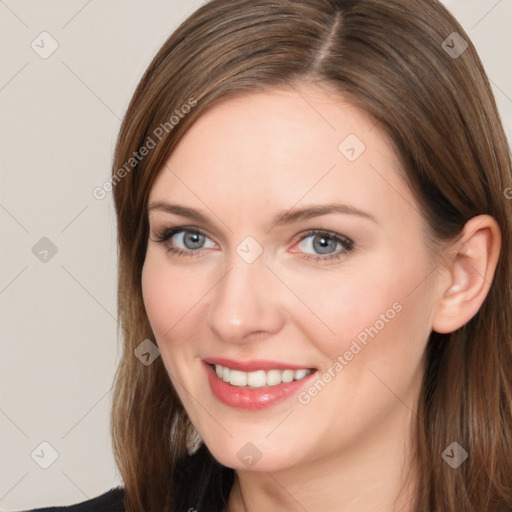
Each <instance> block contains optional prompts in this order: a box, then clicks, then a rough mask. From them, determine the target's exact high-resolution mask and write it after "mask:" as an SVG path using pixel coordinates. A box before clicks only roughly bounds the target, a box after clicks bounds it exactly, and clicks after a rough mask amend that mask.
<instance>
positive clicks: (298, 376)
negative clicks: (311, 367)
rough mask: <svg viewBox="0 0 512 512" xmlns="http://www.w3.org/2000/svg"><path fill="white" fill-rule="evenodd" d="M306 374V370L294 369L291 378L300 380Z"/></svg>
mask: <svg viewBox="0 0 512 512" xmlns="http://www.w3.org/2000/svg"><path fill="white" fill-rule="evenodd" d="M307 374H308V370H295V375H294V376H293V378H294V379H295V380H300V379H302V378H303V377H305V376H306V375H307Z"/></svg>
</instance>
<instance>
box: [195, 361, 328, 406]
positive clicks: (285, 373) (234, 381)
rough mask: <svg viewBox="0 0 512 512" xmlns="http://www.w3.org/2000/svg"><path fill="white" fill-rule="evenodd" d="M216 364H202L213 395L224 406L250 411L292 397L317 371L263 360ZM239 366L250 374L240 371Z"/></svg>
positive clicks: (208, 362) (205, 362) (217, 362)
mask: <svg viewBox="0 0 512 512" xmlns="http://www.w3.org/2000/svg"><path fill="white" fill-rule="evenodd" d="M219 361H220V360H216V361H215V362H213V361H212V360H211V359H210V360H209V361H205V360H203V361H202V362H203V366H204V368H205V371H206V378H207V380H208V383H209V385H210V389H211V391H212V393H213V395H214V396H215V397H216V398H217V399H218V400H219V401H221V402H222V403H223V404H225V405H228V406H230V407H234V408H238V409H245V410H252V411H256V410H261V409H264V408H267V407H270V406H274V405H276V404H278V403H280V402H282V401H284V400H286V399H287V398H290V397H292V396H295V395H296V394H297V393H298V392H299V391H300V389H301V388H303V387H305V386H306V384H307V383H308V382H311V380H312V379H313V378H314V376H315V375H316V373H317V371H318V370H317V369H316V368H300V367H298V366H294V365H291V367H290V368H287V367H286V366H287V365H286V364H284V365H283V364H279V363H269V362H264V361H259V362H258V361H254V362H250V363H236V362H233V361H230V362H229V363H228V364H229V366H228V364H227V363H226V360H223V361H222V362H224V364H221V363H220V362H219ZM233 366H238V368H233ZM241 366H243V367H245V368H246V369H247V370H249V369H250V371H245V370H242V369H240V367H241ZM279 366H281V367H279ZM269 367H270V368H269Z"/></svg>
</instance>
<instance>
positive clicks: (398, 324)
mask: <svg viewBox="0 0 512 512" xmlns="http://www.w3.org/2000/svg"><path fill="white" fill-rule="evenodd" d="M431 267H432V264H431V263H430V262H429V260H428V258H427V256H426V254H425V252H424V250H422V248H421V247H417V248H416V249H415V250H411V252H410V253H409V254H408V256H407V258H404V257H403V255H402V256H401V255H400V254H398V252H397V251H391V250H390V251H388V252H387V253H386V254H383V255H382V256H381V257H380V258H378V259H373V260H372V261H370V260H369V259H368V260H367V261H364V262H363V261H361V262H360V263H359V262H358V264H357V265H354V266H352V267H350V266H347V267H346V269H343V271H342V272H336V273H335V274H334V273H324V275H319V274H318V273H317V275H315V276H314V277H313V276H311V277H307V278H304V276H302V278H301V279H300V280H297V282H296V283H295V287H294V291H295V292H296V293H297V295H298V296H299V297H300V298H301V299H302V300H303V302H304V303H305V304H307V305H308V307H309V309H310V311H309V312H306V311H305V310H304V308H303V306H300V307H301V311H302V312H303V313H305V314H301V315H298V314H295V315H294V318H295V320H296V322H297V323H298V324H299V325H300V326H301V330H303V331H304V332H307V333H308V334H309V336H308V337H309V339H311V340H315V344H316V345H317V348H319V349H320V351H321V352H322V353H323V354H324V355H325V356H327V358H328V361H331V362H332V361H335V360H336V359H337V358H338V356H343V355H344V354H346V359H349V360H350V361H351V360H352V359H354V360H355V359H357V360H358V361H359V362H360V363H361V364H364V362H365V361H367V360H370V359H373V358H374V357H377V358H380V360H381V361H383V362H386V364H387V366H396V365H397V364H399V362H400V360H401V359H402V360H403V359H407V360H415V361H417V360H418V359H419V358H420V357H421V354H422V352H423V350H424V346H425V343H426V339H427V338H428V335H429V333H430V330H431V317H432V309H433V307H432V286H431V285H432V282H433V281H432V280H433V276H429V272H430V270H431ZM426 276H429V277H426ZM311 283H314V285H312V284H311ZM312 312H314V314H312ZM370 346H371V347H372V350H371V351H370V350H367V349H368V348H369V347H370ZM356 356H357V357H356Z"/></svg>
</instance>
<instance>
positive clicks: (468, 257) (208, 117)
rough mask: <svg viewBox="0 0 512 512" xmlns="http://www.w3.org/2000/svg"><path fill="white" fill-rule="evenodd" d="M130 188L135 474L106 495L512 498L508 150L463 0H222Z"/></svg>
mask: <svg viewBox="0 0 512 512" xmlns="http://www.w3.org/2000/svg"><path fill="white" fill-rule="evenodd" d="M112 185H113V194H114V200H115V206H116V212H117V221H118V242H119V276H118V277H119V288H118V292H119V293H118V309H119V318H120V322H121V326H122V332H123V337H124V346H125V351H124V356H123V359H122V361H121V364H120V367H119V369H118V373H117V375H116V388H115V398H114V407H113V413H112V424H111V427H112V439H113V446H114V452H115V456H116V461H117V464H118V467H119V469H120V472H121V475H122V478H123V481H124V489H123V490H118V491H116V493H114V492H113V491H111V492H110V493H107V494H106V495H103V496H102V497H100V498H97V499H103V500H106V502H105V504H103V503H102V504H98V503H93V504H91V503H89V502H88V503H87V504H85V505H84V504H82V505H83V506H87V505H90V506H91V507H92V506H93V505H95V506H96V508H94V510H96V509H98V507H100V509H101V510H114V509H115V510H126V511H129V512H135V511H141V510H145V511H156V510H159V511H163V510H168V511H184V510H188V511H208V512H220V511H229V512H242V511H245V512H250V511H254V510H257V511H261V510H265V511H276V510H290V511H292V510H293V511H295V510H310V511H312V510H321V509H330V510H340V511H344V512H351V511H355V510H358V511H359V510H365V511H370V510H372V511H373V510H375V511H377V510H379V511H392V510H401V511H411V512H413V511H414V512H420V511H422V512H423V511H424V512H426V511H431V510H436V511H460V512H462V511H464V512H466V511H475V512H476V511H478V512H481V511H489V512H491V511H492V512H495V511H506V510H512V446H511V439H512V414H511V412H512V411H511V404H512V389H511V387H512V350H511V348H512V343H511V341H512V340H511V332H512V331H511V324H510V323H511V321H512V320H511V319H512V315H511V308H512V301H511V290H512V264H511V259H510V258H511V243H512V236H511V235H512V233H511V229H512V221H511V203H510V200H508V199H507V197H508V194H507V191H510V190H512V188H511V187H512V179H511V162H510V153H509V148H508V145H507V140H506V137H505V135H504V132H503V128H502V126H501V124H500V120H499V116H498V113H497V110H496V105H495V102H494V98H493V95H492V92H491V89H490V86H489V82H488V80H487V78H486V76H485V73H484V70H483V68H482V65H481V63H480V60H479V58H478V56H477V54H476V51H475V49H474V47H473V45H472V44H471V42H470V40H469V38H468V36H467V34H465V32H464V31H463V29H462V28H461V27H460V26H459V25H458V23H457V22H456V21H455V20H454V18H453V17H452V16H451V15H450V14H449V13H448V12H447V11H446V9H445V8H444V7H443V6H442V5H441V4H439V3H438V2H437V1H435V0H414V1H410V0H390V1H387V2H382V1H380V0H300V1H285V0H282V1H276V0H212V1H210V2H208V3H207V4H206V5H204V6H203V7H202V8H200V9H199V10H198V11H196V12H195V13H194V14H193V15H192V16H190V17H189V18H188V19H187V20H186V21H185V22H184V23H183V24H182V25H181V26H180V27H179V28H178V29H177V30H176V31H175V33H174V34H173V35H172V36H171V37H170V38H169V40H168V41H167V42H166V43H165V44H164V46H163V47H162V48H161V50H160V51H159V52H158V54H157V55H156V57H155V58H154V60H153V62H152V63H151V64H150V66H149V68H148V70H147V71H146V73H145V75H144V77H143V78H142V80H141V82H140V84H139V86H138V88H137V90H136V92H135V94H134V96H133V98H132V101H131V104H130V106H129V108H128V111H127V114H126V116H125V119H124V121H123V126H122V128H121V131H120V134H119V139H118V144H117V148H116V153H115V162H114V167H113V173H112ZM123 496H124V503H123V504H122V503H121V498H122V497H123ZM115 500H117V502H116V504H115V505H114V501H115ZM108 506H110V507H111V508H107V507H108ZM69 510H70V511H71V510H75V509H74V508H72V507H71V508H69ZM76 510H82V509H76ZM84 510H87V509H84ZM90 510H93V508H90Z"/></svg>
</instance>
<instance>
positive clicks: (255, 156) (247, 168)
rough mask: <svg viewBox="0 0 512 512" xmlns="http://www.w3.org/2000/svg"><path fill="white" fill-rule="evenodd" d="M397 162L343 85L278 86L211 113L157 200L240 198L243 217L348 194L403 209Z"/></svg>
mask: <svg viewBox="0 0 512 512" xmlns="http://www.w3.org/2000/svg"><path fill="white" fill-rule="evenodd" d="M398 169H399V164H398V160H397V158H396V155H395V153H394V151H393V148H392V145H391V143H390V141H389V139H388V137H387V136H386V134H385V133H383V132H382V131H381V130H380V129H379V127H378V126H377V125H376V123H375V121H374V120H373V118H371V116H369V115H368V114H367V113H366V112H364V111H363V110H361V109H358V108H357V107H355V106H353V105H352V104H350V103H349V102H347V101H346V100H344V99H343V98H342V97H341V96H340V95H339V94H333V93H331V92H329V91H327V90H325V89H319V88H318V87H315V86H302V87H300V88H291V87H289V88H284V87H283V88H273V89H269V90H267V91H265V92H257V93H249V94H244V95H241V96H238V97H235V98H230V99H228V100H224V101H222V102H220V103H219V104H217V105H215V106H213V107H212V108H210V109H209V110H208V111H206V112H205V113H204V114H202V115H201V116H200V117H199V118H198V119H197V121H195V123H194V124H193V125H192V126H191V128H190V129H189V130H188V131H187V133H186V134H185V135H184V136H183V138H182V139H181V140H180V142H179V143H178V145H177V146H176V147H175V149H174V151H173V153H172V154H171V155H170V157H169V159H168V161H167V162H166V165H165V166H164V167H163V169H161V172H160V173H159V175H158V176H157V179H156V180H155V182H154V185H153V187H152V190H151V192H150V198H149V199H150V201H152V200H167V199H172V200H177V199H181V200H183V199H187V200H189V201H191V202H192V203H194V205H195V206H197V207H201V208H202V209H204V207H205V205H206V206H207V205H208V204H213V203H214V204H215V205H216V208H219V207H223V208H224V207H226V208H227V206H228V205H232V207H233V208H232V209H231V210H230V214H232V215H235V216H236V215H244V214H245V213H246V212H247V211H253V212H258V214H260V215H262V214H263V213H264V212H265V209H266V208H268V207H269V206H270V205H272V206H273V207H276V208H291V207H292V206H293V205H298V206H300V205H299V204H298V203H303V204H307V203H308V202H316V203H318V202H327V201H331V202H335V201H340V200H341V201H345V202H348V203H350V204H351V205H353V206H355V207H356V208H361V209H362V208H363V207H364V208H366V209H368V208H369V207H371V208H373V209H375V208H379V207H380V208H381V209H385V208H388V209H389V208H391V206H393V203H395V204H394V208H393V209H394V210H400V206H401V207H402V210H403V208H404V207H407V208H409V209H410V207H411V203H410V202H411V201H412V198H411V197H410V194H409V191H408V189H407V187H406V185H405V183H403V181H402V180H401V179H400V177H399V172H398ZM400 196H401V197H402V199H400ZM404 198H406V199H405V203H404ZM407 198H408V199H407ZM408 201H409V204H407V203H408ZM181 202H183V201H181ZM400 202H401V203H402V204H401V205H397V204H396V203H400ZM201 203H203V204H201ZM397 213H398V212H397ZM402 213H403V212H402ZM269 214H270V213H269Z"/></svg>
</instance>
